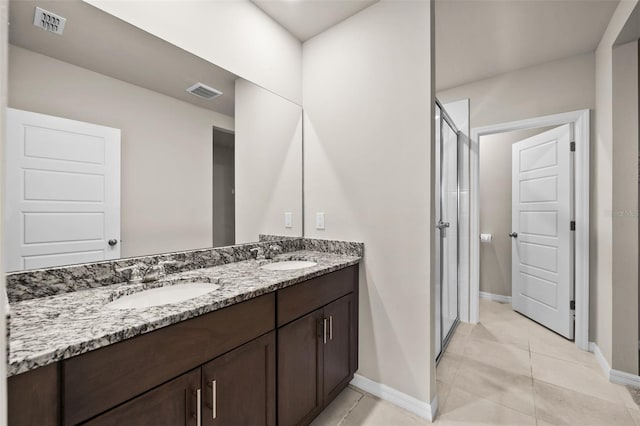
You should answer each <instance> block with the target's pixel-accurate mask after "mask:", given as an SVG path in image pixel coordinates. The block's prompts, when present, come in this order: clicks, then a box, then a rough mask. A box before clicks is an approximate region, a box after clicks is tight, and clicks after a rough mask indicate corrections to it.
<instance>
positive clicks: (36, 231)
mask: <svg viewBox="0 0 640 426" xmlns="http://www.w3.org/2000/svg"><path fill="white" fill-rule="evenodd" d="M6 131H7V133H6V150H5V173H6V174H5V185H6V188H5V232H6V240H5V244H6V247H5V253H6V259H5V261H6V266H7V271H19V270H23V269H34V268H44V267H52V266H60V265H68V264H74V263H84V262H93V261H99V260H107V259H117V258H119V257H120V245H121V244H120V130H119V129H113V128H110V127H104V126H98V125H95V124H89V123H83V122H80V121H75V120H68V119H65V118H59V117H53V116H50V115H44V114H37V113H34V112H29V111H22V110H18V109H13V108H8V109H7V129H6Z"/></svg>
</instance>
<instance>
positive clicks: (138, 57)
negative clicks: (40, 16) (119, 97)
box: [9, 0, 238, 117]
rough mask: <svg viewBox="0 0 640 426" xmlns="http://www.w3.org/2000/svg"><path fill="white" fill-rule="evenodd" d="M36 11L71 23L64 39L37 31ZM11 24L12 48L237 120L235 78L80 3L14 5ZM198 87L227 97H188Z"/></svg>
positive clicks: (23, 1) (19, 0)
mask: <svg viewBox="0 0 640 426" xmlns="http://www.w3.org/2000/svg"><path fill="white" fill-rule="evenodd" d="M35 6H40V7H42V8H44V9H46V10H48V11H50V12H53V13H57V14H59V15H62V16H63V17H65V18H67V22H66V25H65V28H64V33H63V34H62V35H57V34H53V33H50V32H47V31H44V30H42V29H40V28H37V27H35V26H34V25H33V16H34V8H35ZM9 23H10V25H9V42H10V43H11V44H14V45H16V46H19V47H23V48H25V49H29V50H32V51H34V52H38V53H41V54H44V55H47V56H50V57H53V58H56V59H59V60H61V61H64V62H68V63H71V64H74V65H77V66H80V67H83V68H86V69H89V70H92V71H95V72H98V73H101V74H104V75H107V76H110V77H113V78H116V79H118V80H122V81H126V82H128V83H131V84H135V85H137V86H141V87H144V88H146V89H149V90H153V91H155V92H158V93H162V94H165V95H167V96H171V97H173V98H176V99H180V100H183V101H185V102H188V103H191V104H193V105H197V106H200V107H202V108H206V109H209V110H212V111H216V112H219V113H221V114H225V115H228V116H231V117H233V116H234V105H235V80H236V79H237V78H238V77H237V76H236V75H235V74H233V73H231V72H229V71H227V70H225V69H223V68H220V67H218V66H216V65H214V64H211V63H210V62H207V61H205V60H204V59H202V58H199V57H197V56H195V55H192V54H190V53H188V52H186V51H184V50H182V49H180V48H178V47H176V46H174V45H172V44H170V43H168V42H166V41H164V40H161V39H159V38H157V37H155V36H153V35H151V34H149V33H147V32H145V31H142V30H140V29H138V28H136V27H134V26H133V25H130V24H127V23H126V22H124V21H121V20H119V19H117V18H115V17H113V16H112V15H109V14H107V13H105V12H103V11H101V10H99V9H97V8H95V7H93V6H91V5H89V4H86V3H84V2H81V1H80V0H67V1H59V0H50V1H28V0H14V1H11V3H10V6H9ZM197 82H202V83H204V84H206V85H208V86H211V87H214V88H216V89H218V90H220V91H222V92H223V95H222V96H219V97H217V98H215V99H213V100H209V101H207V100H204V99H200V98H198V97H196V96H194V95H192V94H190V93H187V92H186V91H185V90H186V89H187V88H188V87H190V86H191V85H193V84H195V83H197Z"/></svg>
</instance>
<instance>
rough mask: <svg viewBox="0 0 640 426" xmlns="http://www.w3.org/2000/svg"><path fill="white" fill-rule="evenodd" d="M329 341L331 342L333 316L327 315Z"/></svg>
mask: <svg viewBox="0 0 640 426" xmlns="http://www.w3.org/2000/svg"><path fill="white" fill-rule="evenodd" d="M329 340H333V315H329Z"/></svg>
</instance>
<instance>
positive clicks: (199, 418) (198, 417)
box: [196, 389, 202, 426]
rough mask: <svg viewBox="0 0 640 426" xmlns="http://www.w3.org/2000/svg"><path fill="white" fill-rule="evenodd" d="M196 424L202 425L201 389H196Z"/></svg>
mask: <svg viewBox="0 0 640 426" xmlns="http://www.w3.org/2000/svg"><path fill="white" fill-rule="evenodd" d="M196 401H197V402H196V404H197V405H196V424H197V425H198V426H202V390H200V389H198V390H197V391H196Z"/></svg>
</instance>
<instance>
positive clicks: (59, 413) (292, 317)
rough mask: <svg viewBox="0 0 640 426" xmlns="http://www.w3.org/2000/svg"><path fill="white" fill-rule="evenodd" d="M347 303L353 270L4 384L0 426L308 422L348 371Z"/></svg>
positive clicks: (352, 313) (354, 281)
mask: <svg viewBox="0 0 640 426" xmlns="http://www.w3.org/2000/svg"><path fill="white" fill-rule="evenodd" d="M357 300H358V267H357V266H353V267H349V268H345V269H341V270H338V271H336V272H332V273H330V274H327V275H323V276H320V277H317V278H313V279H311V280H309V281H305V282H303V283H300V284H296V285H294V286H291V287H287V288H285V289H282V290H278V291H277V292H274V293H269V294H266V295H263V296H259V297H256V298H254V299H250V300H248V301H246V302H242V303H238V304H236V305H232V306H230V307H227V308H224V309H220V310H218V311H214V312H212V313H208V314H204V315H201V316H199V317H195V318H192V319H189V320H186V321H182V322H179V323H176V324H174V325H171V326H168V327H164V328H160V329H158V330H155V331H152V332H149V333H146V334H142V335H140V336H137V337H133V338H131V339H127V340H124V341H121V342H119V343H115V344H112V345H109V346H105V347H103V348H100V349H98V350H94V351H90V352H87V353H85V354H82V355H78V356H75V357H72V358H68V359H65V360H63V361H61V362H58V363H57V364H52V365H48V366H44V367H40V368H37V369H35V370H32V371H29V372H26V373H22V374H19V375H16V376H13V377H10V378H9V380H8V393H9V396H8V405H9V413H8V414H9V424H10V425H11V426H24V425H38V426H49V425H51V426H53V425H65V426H67V425H78V424H84V425H90V426H111V425H113V426H116V425H118V426H123V425H124V426H128V425H131V426H138V425H149V426H152V425H153V426H164V425H166V426H182V425H184V426H222V425H233V426H241V425H250V426H276V424H278V425H282V426H289V425H294V424H295V425H298V424H308V423H309V422H310V421H311V420H312V419H313V418H314V417H315V416H317V415H318V414H319V413H320V411H322V409H323V408H324V407H325V406H326V405H327V404H328V403H329V402H330V401H331V400H332V399H333V398H335V396H336V395H337V394H338V393H340V391H341V390H342V389H343V388H344V387H345V386H346V385H347V384H348V383H349V381H350V380H351V379H352V378H353V374H354V372H355V371H356V369H357V361H358V350H357V346H358V340H357V339H358V337H357V331H358V308H357ZM276 307H277V308H276Z"/></svg>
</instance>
